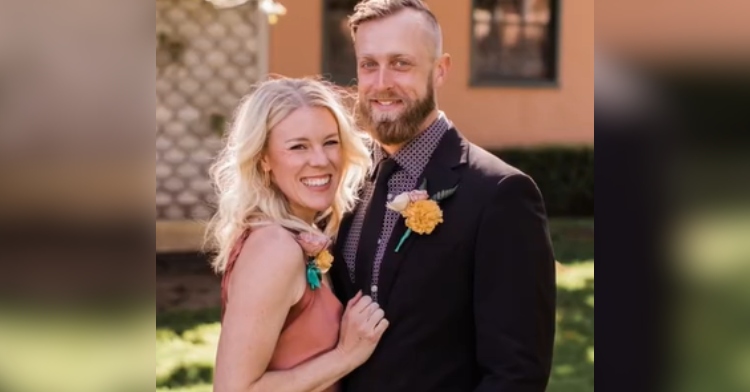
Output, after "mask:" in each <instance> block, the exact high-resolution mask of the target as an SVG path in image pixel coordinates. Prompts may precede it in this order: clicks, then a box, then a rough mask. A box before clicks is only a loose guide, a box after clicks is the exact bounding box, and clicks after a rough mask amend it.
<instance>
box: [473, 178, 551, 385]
mask: <svg viewBox="0 0 750 392" xmlns="http://www.w3.org/2000/svg"><path fill="white" fill-rule="evenodd" d="M474 257H475V259H474V317H475V325H476V353H477V362H478V364H479V368H480V372H481V381H480V384H479V386H478V387H477V389H476V390H475V391H476V392H485V391H487V392H489V391H493V392H505V391H507V392H532V391H533V392H543V391H544V390H545V389H546V387H547V382H548V380H549V375H550V367H551V362H552V349H553V346H554V335H555V320H556V318H555V302H556V286H555V259H554V255H553V251H552V245H551V241H550V236H549V230H548V226H547V217H546V212H545V208H544V202H543V201H542V196H541V194H540V192H539V189H538V188H537V186H536V184H535V183H534V182H533V180H532V179H531V178H530V177H528V176H526V175H525V174H515V175H511V176H507V177H504V178H503V179H502V180H500V181H499V183H498V184H497V186H496V189H495V195H494V197H493V198H492V200H491V202H490V204H489V205H488V206H487V207H486V209H485V211H484V214H483V216H482V221H481V224H480V227H479V228H478V233H477V242H476V244H475V254H474Z"/></svg>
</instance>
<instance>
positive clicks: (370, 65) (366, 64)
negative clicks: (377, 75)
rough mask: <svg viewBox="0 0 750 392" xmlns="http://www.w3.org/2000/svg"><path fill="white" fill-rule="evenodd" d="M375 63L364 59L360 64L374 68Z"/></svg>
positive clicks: (363, 66)
mask: <svg viewBox="0 0 750 392" xmlns="http://www.w3.org/2000/svg"><path fill="white" fill-rule="evenodd" d="M375 65H376V64H375V63H374V62H372V61H366V62H364V63H362V64H361V65H360V66H361V67H362V68H374V67H375Z"/></svg>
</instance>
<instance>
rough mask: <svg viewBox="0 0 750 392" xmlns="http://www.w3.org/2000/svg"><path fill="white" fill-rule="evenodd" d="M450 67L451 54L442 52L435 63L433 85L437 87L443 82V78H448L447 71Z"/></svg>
mask: <svg viewBox="0 0 750 392" xmlns="http://www.w3.org/2000/svg"><path fill="white" fill-rule="evenodd" d="M450 68H451V55H450V54H448V53H443V54H442V55H441V56H440V58H438V60H437V63H436V64H435V80H434V83H435V86H437V87H439V86H442V85H443V83H445V80H446V79H447V78H448V71H449V70H450Z"/></svg>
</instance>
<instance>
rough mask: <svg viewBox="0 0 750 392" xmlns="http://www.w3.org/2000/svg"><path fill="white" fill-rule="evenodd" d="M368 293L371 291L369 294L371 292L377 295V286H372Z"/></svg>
mask: <svg viewBox="0 0 750 392" xmlns="http://www.w3.org/2000/svg"><path fill="white" fill-rule="evenodd" d="M370 291H371V292H373V293H377V292H378V286H376V285H372V286H371V287H370Z"/></svg>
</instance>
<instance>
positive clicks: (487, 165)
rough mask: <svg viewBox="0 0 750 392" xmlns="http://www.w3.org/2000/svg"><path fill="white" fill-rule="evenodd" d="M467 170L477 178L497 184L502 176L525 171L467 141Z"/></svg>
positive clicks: (516, 174) (523, 174)
mask: <svg viewBox="0 0 750 392" xmlns="http://www.w3.org/2000/svg"><path fill="white" fill-rule="evenodd" d="M467 144H468V150H469V151H468V154H467V162H466V163H467V169H466V170H467V171H468V173H471V174H473V175H474V176H476V177H477V179H479V180H482V181H487V182H490V183H493V184H497V183H498V182H499V181H500V180H502V179H503V178H506V177H509V176H519V175H520V176H525V177H528V175H527V174H526V173H524V172H523V171H521V170H520V169H518V168H517V167H515V166H513V165H511V164H510V163H508V162H506V161H504V160H502V159H501V158H499V157H498V156H496V155H495V154H492V153H491V152H489V151H487V150H485V149H484V148H482V147H479V146H477V145H476V144H474V143H471V142H468V143H467Z"/></svg>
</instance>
